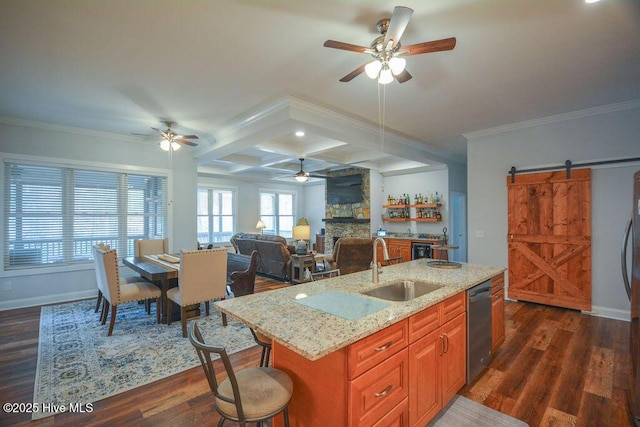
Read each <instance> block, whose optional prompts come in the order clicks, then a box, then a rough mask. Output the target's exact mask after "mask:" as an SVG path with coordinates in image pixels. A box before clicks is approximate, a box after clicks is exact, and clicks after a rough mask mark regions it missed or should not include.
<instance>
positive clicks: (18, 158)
mask: <svg viewBox="0 0 640 427" xmlns="http://www.w3.org/2000/svg"><path fill="white" fill-rule="evenodd" d="M7 162H8V163H24V164H28V165H34V166H50V167H69V168H82V167H85V168H91V169H94V170H96V171H104V172H120V173H124V172H126V173H140V174H146V175H153V176H158V177H165V178H167V189H168V194H167V200H168V206H167V224H168V226H167V237H168V238H169V239H171V232H172V227H171V224H172V223H173V221H172V220H173V209H172V207H173V203H172V200H173V190H172V188H173V185H172V178H173V175H172V172H171V170H170V169H164V168H150V167H144V166H134V165H118V166H114V165H113V164H111V163H104V162H92V161H87V160H77V161H76V160H69V159H62V158H58V157H45V156H33V155H28V154H15V153H5V152H0V188H3V189H4V188H5V165H6V163H7ZM4 219H5V218H4V197H0V224H4ZM3 226H4V225H3ZM4 244H5V233H4V232H2V233H0V248H4ZM93 268H94V266H93V264H89V263H87V264H71V265H59V266H51V267H38V268H34V269H16V270H7V271H5V269H4V257H0V277H2V278H4V277H18V276H36V275H42V274H55V273H66V272H70V271H83V270H93Z"/></svg>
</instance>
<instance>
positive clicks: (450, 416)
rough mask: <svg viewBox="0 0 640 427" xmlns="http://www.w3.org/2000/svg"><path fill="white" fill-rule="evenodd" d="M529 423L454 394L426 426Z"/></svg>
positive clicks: (481, 426)
mask: <svg viewBox="0 0 640 427" xmlns="http://www.w3.org/2000/svg"><path fill="white" fill-rule="evenodd" d="M528 425H529V424H527V423H525V422H523V421H520V420H518V419H516V418H513V417H510V416H508V415H505V414H503V413H502V412H498V411H496V410H494V409H491V408H489V407H486V406H484V405H482V404H480V403H478V402H474V401H473V400H470V399H467V398H466V397H463V396H460V395H456V396H455V397H454V398H453V399H451V401H450V402H449V404H448V405H447V406H445V407H444V408H443V409H442V411H440V413H439V414H438V416H437V417H435V418H434V419H433V420H431V422H430V423H429V424H427V427H527V426H528Z"/></svg>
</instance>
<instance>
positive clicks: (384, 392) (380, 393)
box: [375, 384, 393, 397]
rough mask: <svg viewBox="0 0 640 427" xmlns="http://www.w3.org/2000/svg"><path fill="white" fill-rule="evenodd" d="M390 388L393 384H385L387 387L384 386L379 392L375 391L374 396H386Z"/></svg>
mask: <svg viewBox="0 0 640 427" xmlns="http://www.w3.org/2000/svg"><path fill="white" fill-rule="evenodd" d="M392 388H393V384H389V385H388V386H387V388H385V389H384V390H382V391H381V392H379V393H376V395H375V396H376V397H383V396H386V395H387V394H389V392H390V391H391V389H392Z"/></svg>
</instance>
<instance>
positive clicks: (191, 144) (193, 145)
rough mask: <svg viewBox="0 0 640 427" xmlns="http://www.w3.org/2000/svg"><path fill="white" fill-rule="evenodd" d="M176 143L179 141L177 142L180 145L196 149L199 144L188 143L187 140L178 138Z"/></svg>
mask: <svg viewBox="0 0 640 427" xmlns="http://www.w3.org/2000/svg"><path fill="white" fill-rule="evenodd" d="M174 141H177V142H179V143H180V144H184V145H190V146H192V147H195V146H196V145H198V144H196V143H195V142H191V141H187V140H186V139H178V138H176V139H174Z"/></svg>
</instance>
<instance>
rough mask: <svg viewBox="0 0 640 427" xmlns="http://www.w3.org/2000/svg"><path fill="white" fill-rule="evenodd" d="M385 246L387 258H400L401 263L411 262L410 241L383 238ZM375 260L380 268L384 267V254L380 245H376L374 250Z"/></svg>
mask: <svg viewBox="0 0 640 427" xmlns="http://www.w3.org/2000/svg"><path fill="white" fill-rule="evenodd" d="M384 241H385V243H386V244H387V252H389V258H396V257H399V256H401V257H402V261H411V240H409V239H390V238H385V239H384ZM376 256H377V260H378V262H379V263H380V264H382V266H384V252H383V249H382V245H378V247H377V248H376Z"/></svg>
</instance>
